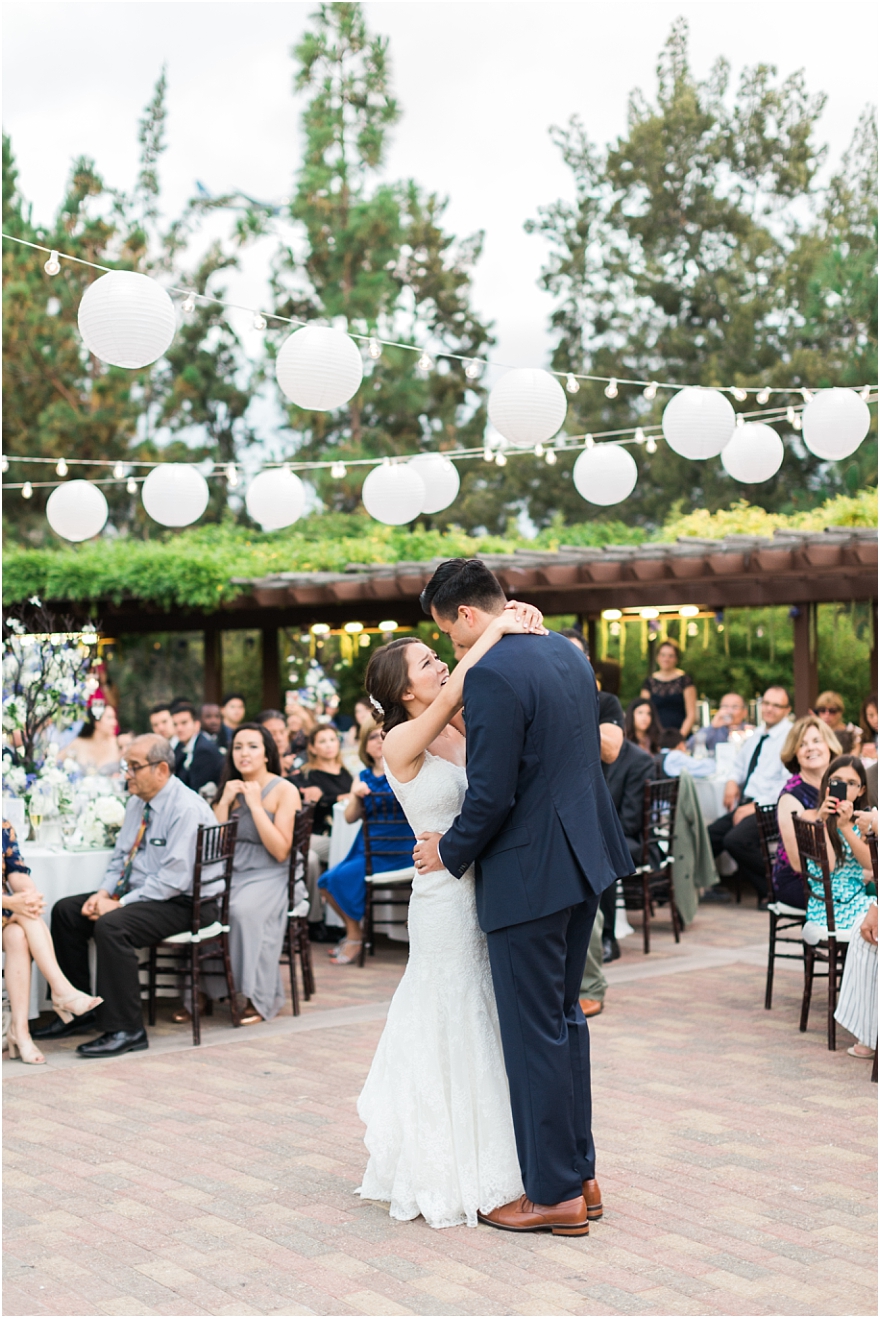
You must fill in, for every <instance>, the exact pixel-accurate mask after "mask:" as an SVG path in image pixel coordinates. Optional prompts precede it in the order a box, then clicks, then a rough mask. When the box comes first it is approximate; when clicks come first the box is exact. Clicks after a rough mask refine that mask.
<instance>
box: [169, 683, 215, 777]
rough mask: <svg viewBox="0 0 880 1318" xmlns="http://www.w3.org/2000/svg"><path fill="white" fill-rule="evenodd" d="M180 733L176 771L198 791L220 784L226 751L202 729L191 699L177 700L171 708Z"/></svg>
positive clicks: (176, 727) (176, 729)
mask: <svg viewBox="0 0 880 1318" xmlns="http://www.w3.org/2000/svg"><path fill="white" fill-rule="evenodd" d="M171 717H172V719H173V720H174V731H175V734H176V736H177V739H178V740H177V746H176V748H175V752H174V754H175V764H174V772H175V773H176V775H177V777H178V778H179V779H180V781H181V782H182V783H183V784H184V785H185V786H186V787H191V788H192V790H193V791H194V792H197V791H199V789H200V788H202V787H205V786H206V785H207V784H208V783H219V781H220V775H221V773H222V772H223V754H222V752H221V751H220V750H218V748H217V746H216V744H215V743H214V742H213V741H212V740H211V738H210V737H208V736H206V735H205V733H204V732H202V725H201V723H200V722H199V720H198V719H197V718H196V711H195V706H194V705H191V704H190V703H189V701H187V700H175V702H174V706H173V708H172V711H171Z"/></svg>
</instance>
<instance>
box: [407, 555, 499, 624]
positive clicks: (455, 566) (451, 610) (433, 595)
mask: <svg viewBox="0 0 880 1318" xmlns="http://www.w3.org/2000/svg"><path fill="white" fill-rule="evenodd" d="M419 599H420V600H421V604H422V608H423V609H424V611H425V613H427V615H428V617H429V618H430V617H431V616H432V614H431V609H432V608H433V609H435V610H436V612H437V613H439V615H440V617H441V618H457V617H458V609H459V605H461V604H465V605H467V606H468V607H469V608H472V609H483V610H484V612H486V613H497V612H498V611H499V609H502V608H503V607H504V605H505V604H506V603H507V596H506V595H505V594H504V591H503V590H502V589H501V586H500V584H499V582H498V578H497V577H496V576H494V575H493V573H491V572H490V571H489V569H488V568H487V567H486V564H485V563H481V562H480V560H479V559H478V558H448V559H447V560H446V562H445V563H441V564H440V566H439V567H438V568H437V570H436V572H435V573H434V575H433V577H432V578H431V580H430V581H429V582H428V584H427V586H426V587H425V589H424V590H423V591H422V593H421V595H420V596H419Z"/></svg>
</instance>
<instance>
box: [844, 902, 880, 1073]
mask: <svg viewBox="0 0 880 1318" xmlns="http://www.w3.org/2000/svg"><path fill="white" fill-rule="evenodd" d="M859 934H860V937H859V938H851V939H850V944H849V950H848V951H847V954H846V961H845V962H844V966H843V979H842V981H841V984H840V998H839V999H838V1003H837V1009H836V1011H835V1013H834V1019H835V1020H836V1021H837V1022H838V1024H840V1025H842V1026H843V1028H844V1029H845V1030H848V1031H849V1033H850V1034H854V1035H855V1037H856V1042H855V1043H854V1044H853V1045H852V1047H851V1048H847V1050H846V1051H847V1052H848V1053H849V1055H850V1057H864V1058H867V1059H870V1058H872V1057H873V1056H874V1053H875V1051H876V1048H877V902H876V901H872V903H871V905H870V906H869V907H868V910H867V912H866V914H865V918H864V920H862V923H861V925H860V926H859Z"/></svg>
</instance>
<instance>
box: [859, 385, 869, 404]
mask: <svg viewBox="0 0 880 1318" xmlns="http://www.w3.org/2000/svg"><path fill="white" fill-rule="evenodd" d="M870 397H871V386H870V385H869V384H866V385H865V387H864V389H860V390H859V398H861V400H862V402H863V403H867V401H868V399H869V398H870Z"/></svg>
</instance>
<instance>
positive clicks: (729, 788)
mask: <svg viewBox="0 0 880 1318" xmlns="http://www.w3.org/2000/svg"><path fill="white" fill-rule="evenodd" d="M790 714H791V701H790V699H789V696H788V692H787V691H786V689H785V687H782V686H771V687H768V688H767V690H766V691H765V692H764V695H763V697H762V699H761V720H762V721H761V723H760V724H759V726H758V727H757V728H756V730H755V732H754V733H753V734H752V736H751V737H749V738H748V740H747V741H744V742H743V744H742V745H741V746H740V748H739V751H738V752H737V757H736V761H735V762H734V768H733V775H732V777H731V778H730V779H729V781H728V783H727V785H726V787H725V789H724V808H725V810H726V812H727V813H726V814H723V815H722V816H721V818H720V819H716V820H715V821H714V822H713V823H711V824H710V825H709V837H710V839H711V841H712V854H713V855H714V856H716V857H717V856H719V855H720V854H721V852H722V851H726V852H727V854H728V855H729V856H732V857H733V859H734V860H735V861H736V864H737V868H738V870H739V872H740V874H741V875H742V877H743V878H744V879H746V880H747V881H748V882H749V883H751V884H752V886H753V888H754V889H755V891H756V893H757V894H758V898H759V900H760V901H765V900H766V898H767V877H766V873H765V870H764V855H763V852H762V851H761V839H760V837H759V836H758V821H757V819H756V818H755V805H756V804H758V805H775V804H776V802H777V801H778V800H779V793H780V792H781V791H782V789H783V787H784V786H785V784H786V782H787V781H788V778H789V776H790V774H789V770H788V769H787V768H786V767H785V765H784V764H783V763H782V760H781V759H780V758H779V753H780V751H781V750H782V747H783V745H784V743H785V739H786V737H787V736H788V733H789V726H790V725H789V715H790ZM695 767H696V766H695ZM707 896H708V897H711V896H712V894H711V893H709V894H707Z"/></svg>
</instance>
